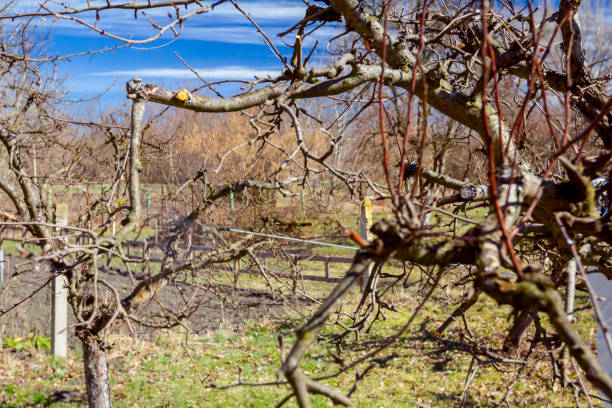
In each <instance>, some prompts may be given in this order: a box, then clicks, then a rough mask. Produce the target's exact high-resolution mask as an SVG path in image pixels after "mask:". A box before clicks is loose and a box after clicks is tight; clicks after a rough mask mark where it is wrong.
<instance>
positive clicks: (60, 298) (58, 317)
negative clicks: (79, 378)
mask: <svg viewBox="0 0 612 408" xmlns="http://www.w3.org/2000/svg"><path fill="white" fill-rule="evenodd" d="M55 222H56V224H58V225H68V206H67V205H66V204H57V206H56V221H55ZM56 231H57V232H58V233H59V232H60V231H61V229H60V228H56ZM67 286H68V281H67V280H66V277H65V276H64V275H58V276H56V277H55V278H54V279H53V284H52V288H53V303H52V306H51V332H52V333H51V348H52V350H53V357H55V358H58V357H59V358H64V357H66V354H67V351H68V331H67V330H66V329H67V328H68V289H67Z"/></svg>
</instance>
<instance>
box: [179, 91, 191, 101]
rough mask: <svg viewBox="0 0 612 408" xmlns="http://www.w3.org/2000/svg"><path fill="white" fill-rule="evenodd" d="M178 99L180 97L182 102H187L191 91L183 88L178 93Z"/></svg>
mask: <svg viewBox="0 0 612 408" xmlns="http://www.w3.org/2000/svg"><path fill="white" fill-rule="evenodd" d="M176 99H178V100H179V101H181V102H187V100H188V99H189V92H187V91H185V90H184V89H181V90H180V91H178V93H177V94H176Z"/></svg>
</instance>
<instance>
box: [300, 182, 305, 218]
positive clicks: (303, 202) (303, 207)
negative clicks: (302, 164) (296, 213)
mask: <svg viewBox="0 0 612 408" xmlns="http://www.w3.org/2000/svg"><path fill="white" fill-rule="evenodd" d="M300 204H301V210H302V219H303V220H304V219H306V198H305V197H304V189H303V188H302V190H301V191H300Z"/></svg>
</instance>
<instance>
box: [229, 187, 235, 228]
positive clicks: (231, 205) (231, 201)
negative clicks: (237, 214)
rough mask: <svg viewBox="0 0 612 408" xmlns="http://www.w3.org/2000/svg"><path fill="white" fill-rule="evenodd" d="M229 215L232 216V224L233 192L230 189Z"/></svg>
mask: <svg viewBox="0 0 612 408" xmlns="http://www.w3.org/2000/svg"><path fill="white" fill-rule="evenodd" d="M230 216H231V217H232V224H234V192H233V191H230Z"/></svg>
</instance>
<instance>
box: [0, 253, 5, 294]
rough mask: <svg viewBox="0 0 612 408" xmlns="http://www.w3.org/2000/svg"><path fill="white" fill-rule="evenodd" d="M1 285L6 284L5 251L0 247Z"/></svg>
mask: <svg viewBox="0 0 612 408" xmlns="http://www.w3.org/2000/svg"><path fill="white" fill-rule="evenodd" d="M0 285H1V286H4V251H3V250H1V249H0Z"/></svg>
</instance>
